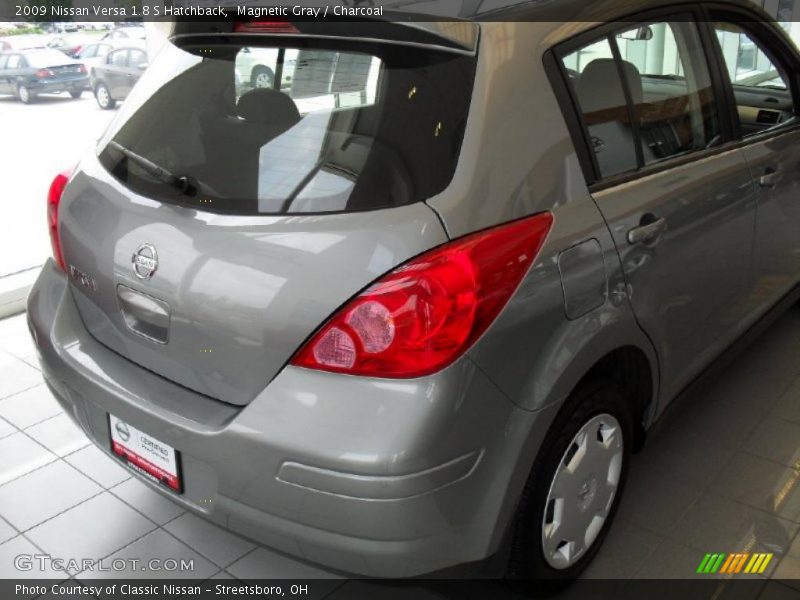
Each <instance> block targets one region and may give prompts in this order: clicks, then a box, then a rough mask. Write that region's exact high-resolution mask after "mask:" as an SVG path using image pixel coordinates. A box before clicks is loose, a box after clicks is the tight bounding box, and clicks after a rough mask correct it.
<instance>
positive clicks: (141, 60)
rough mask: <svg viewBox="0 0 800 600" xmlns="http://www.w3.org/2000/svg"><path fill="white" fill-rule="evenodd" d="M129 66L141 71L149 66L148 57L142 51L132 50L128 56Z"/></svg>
mask: <svg viewBox="0 0 800 600" xmlns="http://www.w3.org/2000/svg"><path fill="white" fill-rule="evenodd" d="M128 64H129V65H130V66H131V67H133V68H134V69H141V68H142V67H143V66H144V65H145V64H147V55H146V54H145V53H144V52H142V51H141V50H131V53H130V56H128Z"/></svg>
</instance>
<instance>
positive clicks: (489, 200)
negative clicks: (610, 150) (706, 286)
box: [428, 22, 658, 410]
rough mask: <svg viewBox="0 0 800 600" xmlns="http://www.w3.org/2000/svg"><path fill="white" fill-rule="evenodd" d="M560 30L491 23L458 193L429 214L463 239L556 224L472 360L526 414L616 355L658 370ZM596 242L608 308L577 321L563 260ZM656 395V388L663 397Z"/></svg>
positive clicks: (435, 203) (557, 398)
mask: <svg viewBox="0 0 800 600" xmlns="http://www.w3.org/2000/svg"><path fill="white" fill-rule="evenodd" d="M562 30H563V27H561V26H560V25H559V24H558V23H548V22H519V23H484V24H482V28H481V45H480V49H479V58H478V66H477V71H476V81H475V89H474V93H473V97H472V104H471V109H470V117H469V121H468V124H467V128H466V131H465V138H464V144H463V147H462V151H461V157H460V161H459V165H458V168H457V170H456V174H455V177H454V180H453V183H452V184H451V186H450V187H449V188H448V189H447V190H445V192H443V193H442V194H439V195H438V196H436V197H434V198H432V199H430V200H429V201H428V204H429V205H430V206H431V207H432V208H434V210H436V211H437V212H438V213H439V215H440V216H441V218H442V221H443V222H444V224H445V227H446V229H447V231H448V234H449V235H450V236H451V237H459V236H462V235H465V234H467V233H470V232H473V231H476V230H480V229H484V228H487V227H492V226H494V225H498V224H500V223H505V222H508V221H511V220H513V219H517V218H521V217H524V216H527V215H530V214H533V213H537V212H541V211H551V212H552V213H553V215H554V225H553V228H552V230H551V231H550V234H549V236H548V238H547V240H546V242H545V244H544V246H543V248H542V250H541V252H540V254H539V257H538V259H537V260H536V262H535V264H534V266H533V267H532V269H531V270H530V272H529V273H528V275H527V277H526V278H525V279H524V281H523V282H522V284H521V286H520V288H519V290H518V291H517V292H516V294H515V295H514V297H513V298H512V299H511V301H510V302H509V304H508V305H507V306H506V308H505V309H504V310H503V312H502V313H501V315H500V316H499V317H498V319H497V321H495V323H494V324H493V325H492V326H491V327H490V328H489V330H488V331H487V332H486V333H485V334H484V336H483V337H482V338H481V339H480V340H479V342H478V343H477V344H476V346H475V347H474V348H473V349H472V350H471V351H470V356H471V357H472V358H473V359H474V360H475V362H476V363H477V364H478V366H479V367H480V368H481V369H483V370H484V371H485V372H486V373H487V375H488V376H489V377H490V378H492V380H493V381H494V382H495V383H496V384H497V385H498V386H499V387H500V388H501V389H502V390H503V391H505V393H506V394H507V395H508V396H509V397H510V398H511V399H512V400H513V401H514V402H515V403H517V404H518V405H519V406H521V407H523V408H525V409H528V410H539V409H541V408H542V407H545V406H548V405H551V404H553V403H558V402H561V401H562V400H563V399H564V398H565V397H566V396H567V395H568V394H569V393H570V392H571V391H572V389H573V388H574V386H575V385H576V384H577V383H578V381H579V380H580V378H581V377H582V376H583V375H584V374H585V373H586V372H587V371H588V370H589V369H590V368H591V367H592V366H593V365H594V364H595V363H596V362H597V361H598V360H599V359H600V358H602V357H603V356H605V355H606V354H607V353H608V352H611V351H612V350H615V349H617V348H620V347H623V346H630V345H633V346H636V347H638V348H640V349H641V350H642V351H643V352H645V354H646V355H647V357H648V359H649V361H650V364H651V370H652V371H653V380H654V385H656V386H657V379H658V377H657V361H656V356H655V353H654V351H653V349H652V345H651V344H650V342H649V340H648V339H647V337H646V336H645V335H644V334H643V332H642V331H641V329H640V328H639V327H638V325H637V323H636V321H635V319H634V316H633V313H632V311H631V308H630V304H629V302H628V298H627V288H626V285H625V282H624V280H623V277H622V271H621V264H620V261H619V256H618V254H617V251H616V248H615V245H614V242H613V239H612V238H611V235H610V233H609V231H608V227H607V225H606V223H605V221H604V220H603V218H602V215H601V214H600V211H599V210H598V208H597V206H596V204H595V203H594V201H593V199H592V197H591V195H590V194H589V192H588V189H587V187H586V183H585V180H584V177H583V174H582V172H581V170H580V166H579V163H578V159H577V156H576V153H575V149H574V146H573V144H572V141H571V139H570V136H569V132H568V130H567V126H566V123H565V122H564V119H563V117H562V112H561V109H560V106H559V103H558V99H557V98H556V96H555V94H554V92H553V90H552V87H551V85H550V81H549V79H548V77H547V74H546V72H545V67H544V62H543V55H544V53H545V52H546V51H547V50H548V49H549V48H550V47H552V45H553V44H555V43H557V41H559V38H560V36H561V31H562ZM587 240H596V241H597V243H599V245H600V248H601V253H602V262H597V263H595V264H594V265H592V266H587V268H588V269H589V270H590V271H591V272H589V273H587V276H589V277H595V278H597V277H602V278H604V279H605V282H606V285H605V290H603V292H602V293H603V294H604V299H603V301H602V304H600V305H599V306H597V307H596V308H594V309H593V310H590V311H589V312H587V313H586V314H583V315H580V316H577V317H575V316H574V315H573V317H575V318H572V319H568V318H567V313H566V309H565V302H566V300H567V299H566V298H565V296H564V288H563V286H562V280H561V276H560V273H559V268H558V257H559V255H560V254H561V253H562V252H564V251H565V250H568V249H570V248H573V247H575V246H576V245H577V244H580V243H581V242H585V241H587ZM654 389H657V388H654Z"/></svg>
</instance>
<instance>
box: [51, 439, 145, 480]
mask: <svg viewBox="0 0 800 600" xmlns="http://www.w3.org/2000/svg"><path fill="white" fill-rule="evenodd" d="M64 460H66V461H67V462H68V463H69V464H71V465H72V466H73V467H75V468H76V469H78V470H79V471H80V472H81V473H83V474H84V475H86V476H87V477H89V478H90V479H92V480H94V481H96V482H97V483H99V484H100V485H102V486H103V487H105V488H110V487H113V486H115V485H117V484H119V483H122V482H123V481H125V480H126V479H130V477H131V474H130V472H129V471H128V469H126V468H125V467H124V466H122V464H120V462H119V461H117V460H114V459H113V458H111V457H109V456H108V455H106V454H105V453H104V452H103V451H102V450H100V449H99V448H97V446H95V445H94V444H89V445H88V446H86V447H85V448H83V449H81V450H78V451H77V452H73V453H72V454H70V455H69V456H67V457H66V458H65V459H64Z"/></svg>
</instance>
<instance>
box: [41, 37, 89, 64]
mask: <svg viewBox="0 0 800 600" xmlns="http://www.w3.org/2000/svg"><path fill="white" fill-rule="evenodd" d="M96 40H97V38H96V37H94V36H90V35H86V34H83V33H66V34H60V35H56V36H53V37H52V38H50V39H49V40H48V41H47V47H48V48H51V49H52V50H60V51H61V52H63V53H64V54H66V55H67V56H69V57H72V58H75V56H76V55H77V54H78V52H80V51H81V49H82V48H83V47H84V46H85V45H87V44H90V43H92V42H95V41H96Z"/></svg>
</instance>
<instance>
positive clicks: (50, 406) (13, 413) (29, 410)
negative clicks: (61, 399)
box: [0, 384, 63, 429]
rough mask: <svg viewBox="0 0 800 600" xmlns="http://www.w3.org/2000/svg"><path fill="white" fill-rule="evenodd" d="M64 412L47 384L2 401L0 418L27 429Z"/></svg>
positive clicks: (0, 402) (0, 403)
mask: <svg viewBox="0 0 800 600" xmlns="http://www.w3.org/2000/svg"><path fill="white" fill-rule="evenodd" d="M62 412H63V411H62V409H61V405H59V403H58V402H56V399H55V398H53V394H51V393H50V390H49V389H47V386H46V385H45V384H41V385H37V386H36V387H33V388H31V389H29V390H25V391H24V392H19V393H18V394H14V395H13V396H10V397H8V398H4V399H3V400H0V417H3V418H4V419H5V420H6V421H8V422H9V423H11V424H12V425H14V426H15V427H18V428H19V429H25V428H26V427H30V426H31V425H34V424H36V423H39V422H41V421H45V420H46V419H49V418H51V417H55V416H56V415H59V414H61V413H62Z"/></svg>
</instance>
